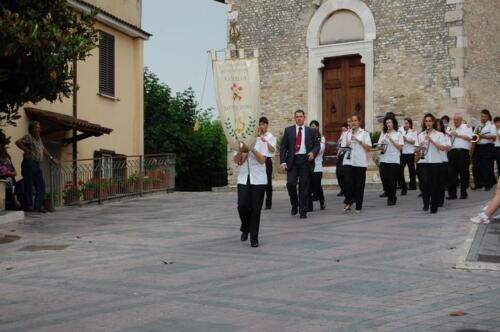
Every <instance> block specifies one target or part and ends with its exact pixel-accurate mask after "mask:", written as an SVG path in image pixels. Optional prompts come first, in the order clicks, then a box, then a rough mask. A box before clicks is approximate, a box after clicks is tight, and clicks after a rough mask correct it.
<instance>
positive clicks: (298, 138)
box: [295, 127, 302, 152]
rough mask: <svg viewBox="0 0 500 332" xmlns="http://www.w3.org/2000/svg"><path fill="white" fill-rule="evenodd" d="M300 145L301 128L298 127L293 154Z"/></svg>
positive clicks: (297, 150)
mask: <svg viewBox="0 0 500 332" xmlns="http://www.w3.org/2000/svg"><path fill="white" fill-rule="evenodd" d="M301 144H302V127H299V132H298V134H297V138H295V152H299V150H300V145H301Z"/></svg>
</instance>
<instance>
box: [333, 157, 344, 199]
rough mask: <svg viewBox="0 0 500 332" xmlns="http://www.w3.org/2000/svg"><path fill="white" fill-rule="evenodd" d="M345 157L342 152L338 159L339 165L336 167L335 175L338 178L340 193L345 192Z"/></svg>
mask: <svg viewBox="0 0 500 332" xmlns="http://www.w3.org/2000/svg"><path fill="white" fill-rule="evenodd" d="M344 156H345V153H344V152H341V153H340V154H339V157H338V159H337V165H336V167H335V175H336V176H337V182H338V184H339V188H340V191H342V192H343V191H344Z"/></svg>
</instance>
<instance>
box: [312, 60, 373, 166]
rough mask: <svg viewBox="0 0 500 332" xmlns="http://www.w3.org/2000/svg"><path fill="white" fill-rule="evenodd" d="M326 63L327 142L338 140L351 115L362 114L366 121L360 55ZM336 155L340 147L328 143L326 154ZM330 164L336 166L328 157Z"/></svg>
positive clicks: (324, 105)
mask: <svg viewBox="0 0 500 332" xmlns="http://www.w3.org/2000/svg"><path fill="white" fill-rule="evenodd" d="M324 64H325V66H324V68H323V118H322V119H323V135H325V138H326V140H327V142H328V141H336V142H337V141H338V140H339V138H340V135H341V126H342V124H343V123H344V122H345V121H346V120H347V117H349V116H351V115H354V114H358V115H359V116H360V118H361V121H362V123H363V122H364V118H365V65H364V64H363V63H362V62H361V56H360V55H352V56H344V57H338V58H329V59H326V60H325V61H324ZM362 125H363V124H362ZM335 154H336V148H335V147H334V146H332V145H329V144H327V146H326V150H325V156H333V155H335ZM326 165H329V166H332V165H334V162H333V160H331V159H329V158H327V160H326Z"/></svg>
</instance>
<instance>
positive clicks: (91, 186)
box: [82, 179, 95, 201]
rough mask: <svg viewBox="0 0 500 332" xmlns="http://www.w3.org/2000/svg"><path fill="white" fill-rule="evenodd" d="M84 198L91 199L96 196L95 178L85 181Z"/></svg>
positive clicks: (83, 187)
mask: <svg viewBox="0 0 500 332" xmlns="http://www.w3.org/2000/svg"><path fill="white" fill-rule="evenodd" d="M82 192H83V200H85V201H90V200H92V199H94V198H95V183H94V181H93V179H90V180H88V181H85V183H84V184H83V186H82Z"/></svg>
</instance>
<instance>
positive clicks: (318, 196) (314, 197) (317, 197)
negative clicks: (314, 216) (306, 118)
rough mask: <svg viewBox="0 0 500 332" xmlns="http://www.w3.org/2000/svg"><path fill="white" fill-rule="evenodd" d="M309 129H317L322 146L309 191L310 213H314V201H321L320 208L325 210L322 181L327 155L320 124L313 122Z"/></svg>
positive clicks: (316, 160) (315, 160)
mask: <svg viewBox="0 0 500 332" xmlns="http://www.w3.org/2000/svg"><path fill="white" fill-rule="evenodd" d="M309 127H311V128H313V129H316V133H317V135H318V140H319V144H320V148H319V153H318V155H317V156H316V158H314V171H313V173H312V176H311V182H310V189H309V211H313V201H319V208H320V209H321V210H324V209H325V195H324V193H323V186H322V185H321V180H322V178H323V154H324V153H325V147H326V145H325V144H326V139H325V136H323V135H321V132H320V131H319V122H318V121H316V120H312V121H311V122H310V123H309Z"/></svg>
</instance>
